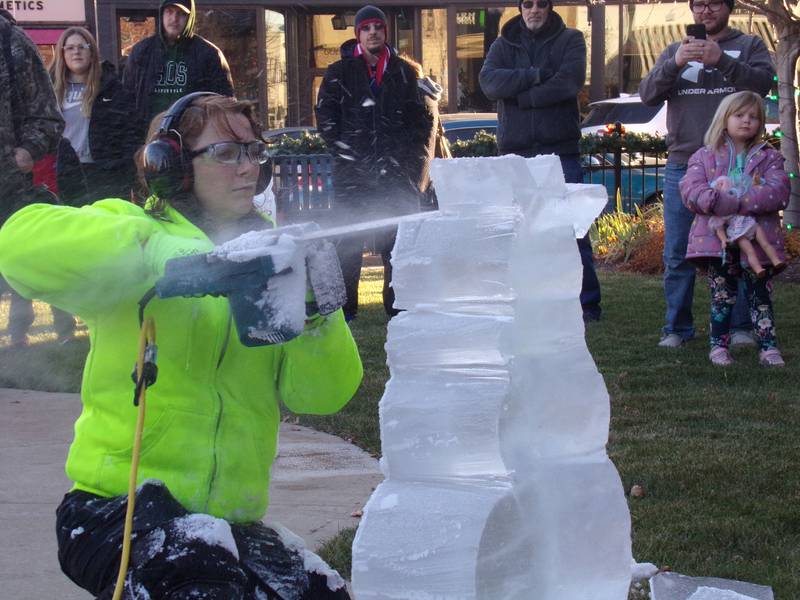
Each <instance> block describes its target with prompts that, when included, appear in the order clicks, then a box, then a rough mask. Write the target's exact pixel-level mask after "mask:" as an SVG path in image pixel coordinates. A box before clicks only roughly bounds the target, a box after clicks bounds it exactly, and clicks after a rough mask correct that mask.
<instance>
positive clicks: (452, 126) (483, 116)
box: [439, 112, 497, 144]
mask: <svg viewBox="0 0 800 600" xmlns="http://www.w3.org/2000/svg"><path fill="white" fill-rule="evenodd" d="M439 118H440V119H441V121H442V129H444V136H445V137H446V138H447V141H448V142H450V143H451V144H452V143H453V142H455V141H456V140H471V139H472V138H473V137H475V134H476V133H478V132H479V131H485V132H486V133H491V134H492V135H495V134H496V133H497V113H467V112H462V113H442V114H440V115H439Z"/></svg>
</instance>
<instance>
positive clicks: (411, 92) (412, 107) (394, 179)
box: [316, 39, 441, 220]
mask: <svg viewBox="0 0 800 600" xmlns="http://www.w3.org/2000/svg"><path fill="white" fill-rule="evenodd" d="M355 46H356V41H355V40H354V39H353V40H349V41H347V42H345V43H344V44H342V46H341V49H340V53H341V59H340V60H338V61H336V62H335V63H333V64H331V65H330V66H329V67H328V69H327V70H326V72H325V77H324V78H323V80H322V85H321V87H320V90H319V95H318V98H317V106H316V113H317V123H318V130H319V133H320V135H321V136H322V138H323V139H324V140H325V143H326V144H327V146H328V148H329V149H330V152H331V153H332V154H333V156H334V177H333V185H334V189H335V191H336V202H337V207H340V208H343V209H352V210H353V211H358V213H359V220H363V218H364V217H365V216H366V215H365V213H370V214H369V216H372V217H378V216H390V215H394V214H404V213H411V212H416V211H418V210H419V209H420V199H421V195H422V193H423V192H425V191H426V190H427V188H428V184H429V176H428V169H429V166H430V161H431V159H432V158H433V153H434V149H435V143H436V127H437V124H438V118H439V112H438V105H437V102H438V99H439V95H440V90H441V88H439V86H438V85H436V84H435V83H433V82H430V81H428V80H425V79H423V78H421V73H420V72H419V70H418V69H419V67H418V65H416V64H414V63H412V62H411V61H409V60H406V59H405V58H402V57H400V56H398V55H397V52H396V51H395V50H394V49H393V48H390V53H391V54H390V57H389V62H388V64H387V66H386V70H385V72H384V74H383V78H382V82H381V86H380V91H379V93H378V94H377V95H374V94H373V93H372V91H371V90H370V85H369V73H368V70H367V63H366V61H365V60H364V58H363V57H361V56H355V55H354V54H353V52H354V50H355Z"/></svg>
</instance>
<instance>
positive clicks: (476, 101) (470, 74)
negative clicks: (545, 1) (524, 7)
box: [456, 8, 519, 112]
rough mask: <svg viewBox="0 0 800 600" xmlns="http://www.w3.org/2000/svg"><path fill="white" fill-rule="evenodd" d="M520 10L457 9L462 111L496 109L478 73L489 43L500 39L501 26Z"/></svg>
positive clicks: (459, 83)
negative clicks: (482, 88)
mask: <svg viewBox="0 0 800 600" xmlns="http://www.w3.org/2000/svg"><path fill="white" fill-rule="evenodd" d="M518 14H519V11H518V10H517V9H516V8H474V9H470V10H460V11H458V12H457V13H456V36H457V38H456V55H457V56H456V58H457V65H458V90H457V93H458V102H457V104H458V110H459V111H466V112H490V111H492V110H494V106H493V104H492V102H491V101H490V100H489V99H488V98H487V97H486V96H485V95H484V93H483V91H481V86H480V83H479V82H478V75H479V74H480V72H481V67H482V66H483V60H484V58H485V57H486V53H487V52H488V51H489V46H491V45H492V42H493V41H494V40H495V39H497V36H498V35H499V34H500V29H501V28H502V27H503V25H505V24H506V23H507V22H508V20H509V19H511V18H512V17H514V16H516V15H518Z"/></svg>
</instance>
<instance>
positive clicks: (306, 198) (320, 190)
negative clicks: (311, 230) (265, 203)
mask: <svg viewBox="0 0 800 600" xmlns="http://www.w3.org/2000/svg"><path fill="white" fill-rule="evenodd" d="M272 161H273V172H272V176H273V183H272V189H273V192H274V193H275V204H276V209H277V213H278V222H279V223H301V222H304V221H319V220H325V217H326V215H327V214H329V211H330V210H331V208H332V207H333V197H334V194H333V159H332V157H331V155H330V154H304V155H291V156H280V155H279V156H275V157H273V159H272Z"/></svg>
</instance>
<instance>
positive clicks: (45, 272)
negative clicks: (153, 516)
mask: <svg viewBox="0 0 800 600" xmlns="http://www.w3.org/2000/svg"><path fill="white" fill-rule="evenodd" d="M167 216H168V219H169V220H156V219H153V218H151V217H150V216H148V215H146V214H145V212H144V211H143V210H142V209H141V208H139V207H137V206H135V205H133V204H131V203H129V202H125V201H122V200H102V201H100V202H97V203H95V204H93V205H91V206H84V207H82V208H73V207H67V206H51V205H46V204H35V205H31V206H28V207H26V208H24V209H23V210H21V211H19V212H17V213H16V214H14V215H13V216H12V217H11V218H10V219H9V220H8V222H7V223H6V225H5V226H4V227H3V229H2V230H0V272H2V273H3V275H4V276H5V277H6V279H7V280H8V281H9V283H10V284H11V285H12V286H13V287H14V289H16V290H17V291H18V292H19V293H20V294H22V295H23V296H26V297H35V298H39V299H41V300H44V301H45V302H49V303H51V304H54V305H55V306H58V307H59V308H62V309H64V310H67V311H70V312H72V313H74V314H77V315H78V316H80V317H81V319H82V320H83V321H84V322H85V323H86V324H87V326H88V328H89V335H90V340H91V349H90V351H89V355H88V357H87V359H86V366H85V369H84V373H83V382H82V385H81V399H82V401H83V411H82V413H81V416H80V417H79V418H78V420H77V422H76V423H75V439H74V441H73V443H72V446H71V447H70V451H69V456H68V457H67V465H66V471H67V475H68V476H69V478H70V479H71V480H72V481H73V482H74V483H75V488H76V489H80V490H85V491H88V492H92V493H95V494H99V495H102V496H116V495H121V494H124V493H125V492H126V490H127V480H128V474H129V470H130V463H131V448H132V445H133V434H134V428H135V423H136V409H135V407H134V406H133V384H132V382H131V370H132V368H133V365H134V362H135V359H136V352H137V343H138V342H137V340H138V335H139V324H138V314H137V309H138V306H137V303H138V300H139V299H140V298H141V297H142V295H143V294H144V293H145V292H146V291H147V290H148V289H149V288H150V287H151V286H152V285H153V283H154V282H155V281H156V279H157V278H158V277H159V276H160V274H161V273H163V268H164V263H165V262H166V260H167V259H169V258H171V257H174V256H177V255H182V254H191V253H195V252H205V251H208V250H211V249H212V248H213V243H212V242H211V241H210V240H209V239H208V237H207V236H206V235H205V234H204V233H203V232H202V231H201V230H200V229H198V228H197V227H195V226H194V225H193V224H192V223H191V222H189V221H188V220H187V219H185V218H184V217H183V216H182V215H180V214H179V213H177V212H176V211H170V212H169V213H168V215H167ZM146 314H147V315H148V316H153V317H154V319H155V324H156V336H157V342H158V368H159V373H158V381H157V382H156V384H155V385H154V386H153V387H151V388H150V389H149V390H148V393H147V416H146V422H145V429H144V436H143V440H142V452H141V462H140V466H139V481H140V482H141V481H142V480H144V479H148V478H154V479H160V480H161V481H163V482H164V483H166V485H167V487H168V488H169V489H170V491H171V492H172V494H173V495H174V496H175V497H176V498H177V499H178V501H180V503H181V504H183V506H185V507H186V508H187V509H188V510H190V511H195V512H205V513H210V514H212V515H215V516H217V517H220V518H224V519H227V520H229V521H234V522H248V521H255V520H258V519H260V518H261V517H263V515H264V513H265V511H266V509H267V505H268V503H269V495H268V488H269V480H270V467H271V465H272V462H273V459H274V457H275V453H276V445H277V434H278V424H279V421H280V415H279V410H278V401H279V399H280V400H282V401H283V402H284V403H285V405H286V406H287V407H288V408H289V409H290V410H292V411H294V412H298V413H312V414H329V413H333V412H336V411H337V410H339V409H340V408H341V407H342V406H344V405H345V404H346V403H347V401H348V400H349V399H350V398H351V397H352V396H353V394H354V393H355V391H356V389H357V388H358V386H359V384H360V382H361V376H362V367H361V360H360V358H359V355H358V349H357V348H356V345H355V342H354V341H353V338H352V336H351V334H350V330H349V328H348V326H347V325H346V323H345V322H344V319H343V317H342V313H341V311H338V312H336V313H334V314H333V315H330V316H328V317H326V318H318V319H317V320H316V321H315V322H314V323H313V324H312V325H311V326H309V328H307V330H306V332H305V333H304V334H303V335H301V336H300V337H298V338H295V339H294V340H292V341H290V342H288V343H286V344H283V345H281V346H263V347H258V348H247V347H245V346H242V345H241V344H240V342H239V340H238V337H237V335H236V331H235V327H234V326H233V323H232V318H231V313H230V309H229V305H228V301H227V299H225V298H212V297H203V298H191V299H185V298H175V299H168V300H160V299H157V298H156V299H154V300H152V301H151V302H150V304H149V305H148V307H147V312H146Z"/></svg>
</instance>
